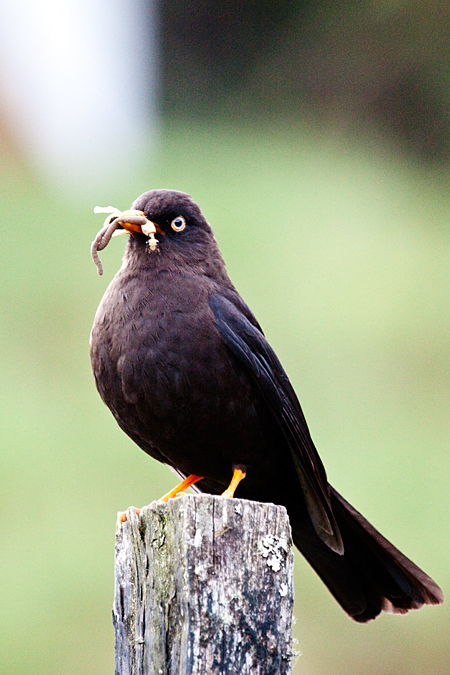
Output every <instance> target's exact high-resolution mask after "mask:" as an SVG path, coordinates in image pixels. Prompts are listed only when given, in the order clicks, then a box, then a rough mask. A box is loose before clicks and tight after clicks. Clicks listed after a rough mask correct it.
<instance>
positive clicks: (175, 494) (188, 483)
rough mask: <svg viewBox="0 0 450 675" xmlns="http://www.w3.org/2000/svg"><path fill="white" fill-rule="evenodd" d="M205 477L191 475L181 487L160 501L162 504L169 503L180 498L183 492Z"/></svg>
mask: <svg viewBox="0 0 450 675" xmlns="http://www.w3.org/2000/svg"><path fill="white" fill-rule="evenodd" d="M202 479H203V476H196V475H194V474H191V475H190V476H188V477H187V478H185V479H184V481H182V482H181V483H180V484H179V485H177V486H176V487H174V488H173V490H171V491H170V492H168V493H167V494H166V495H164V497H161V499H160V500H159V501H160V502H168V501H169V499H173V498H174V497H178V495H180V494H181V493H182V492H184V491H185V490H187V489H188V487H191V485H194V483H197V482H198V481H199V480H202Z"/></svg>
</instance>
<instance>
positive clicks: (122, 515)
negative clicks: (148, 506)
mask: <svg viewBox="0 0 450 675" xmlns="http://www.w3.org/2000/svg"><path fill="white" fill-rule="evenodd" d="M134 510H135V511H136V515H137V516H138V515H139V514H140V512H141V509H134ZM117 522H118V523H119V524H120V527H122V523H126V522H127V512H126V511H118V513H117Z"/></svg>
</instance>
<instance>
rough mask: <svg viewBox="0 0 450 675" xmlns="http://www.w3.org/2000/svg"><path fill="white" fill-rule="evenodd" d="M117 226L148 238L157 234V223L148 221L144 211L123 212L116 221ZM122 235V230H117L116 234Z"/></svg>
mask: <svg viewBox="0 0 450 675" xmlns="http://www.w3.org/2000/svg"><path fill="white" fill-rule="evenodd" d="M115 222H116V224H117V226H118V227H120V228H122V229H123V230H126V231H127V232H139V233H141V234H145V235H146V236H147V237H150V236H151V235H154V234H156V226H155V223H152V221H151V220H148V219H147V218H146V217H145V215H144V213H143V212H142V211H134V210H132V209H131V210H130V211H122V213H121V214H120V216H119V217H118V218H117V220H116V221H115ZM116 233H117V234H121V231H120V230H116V232H115V233H114V234H116Z"/></svg>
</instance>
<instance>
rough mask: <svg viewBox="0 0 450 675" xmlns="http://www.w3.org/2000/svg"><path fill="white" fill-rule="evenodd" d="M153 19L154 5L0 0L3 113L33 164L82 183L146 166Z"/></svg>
mask: <svg viewBox="0 0 450 675" xmlns="http://www.w3.org/2000/svg"><path fill="white" fill-rule="evenodd" d="M156 22H157V16H156V8H155V5H154V3H153V2H152V1H150V2H140V1H139V0H0V111H1V113H2V114H3V115H4V116H5V119H6V123H7V125H8V126H9V127H10V128H11V129H12V131H13V133H14V134H15V135H16V137H17V139H18V140H19V143H20V144H21V146H22V148H23V149H24V151H25V152H26V153H28V154H29V155H30V156H31V157H32V159H33V161H34V163H35V164H37V165H38V166H40V167H41V168H42V169H44V171H46V172H49V173H50V174H52V175H53V176H54V177H55V178H60V179H61V180H63V181H66V180H72V179H73V180H75V181H76V182H78V183H79V184H80V185H81V186H83V184H86V185H89V184H90V183H91V182H92V181H102V182H105V181H108V180H110V179H113V180H114V179H115V178H116V179H117V177H118V176H119V175H120V173H121V172H123V171H124V169H125V170H127V169H128V170H130V171H132V172H134V171H135V170H136V169H137V167H138V165H139V163H141V162H145V161H146V158H147V157H148V155H149V143H150V142H151V137H152V129H153V127H154V124H155V110H156V97H157V93H156V92H157V53H158V50H157V44H156V40H157V26H156Z"/></svg>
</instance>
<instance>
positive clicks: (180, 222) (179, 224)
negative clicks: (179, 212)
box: [170, 216, 186, 232]
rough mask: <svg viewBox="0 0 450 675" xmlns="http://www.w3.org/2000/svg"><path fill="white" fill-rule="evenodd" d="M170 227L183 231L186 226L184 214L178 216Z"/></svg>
mask: <svg viewBox="0 0 450 675" xmlns="http://www.w3.org/2000/svg"><path fill="white" fill-rule="evenodd" d="M170 227H171V228H172V230H175V232H182V231H183V230H184V228H185V227H186V221H185V219H184V218H183V216H177V217H176V218H174V219H173V220H172V222H171V223H170Z"/></svg>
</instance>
